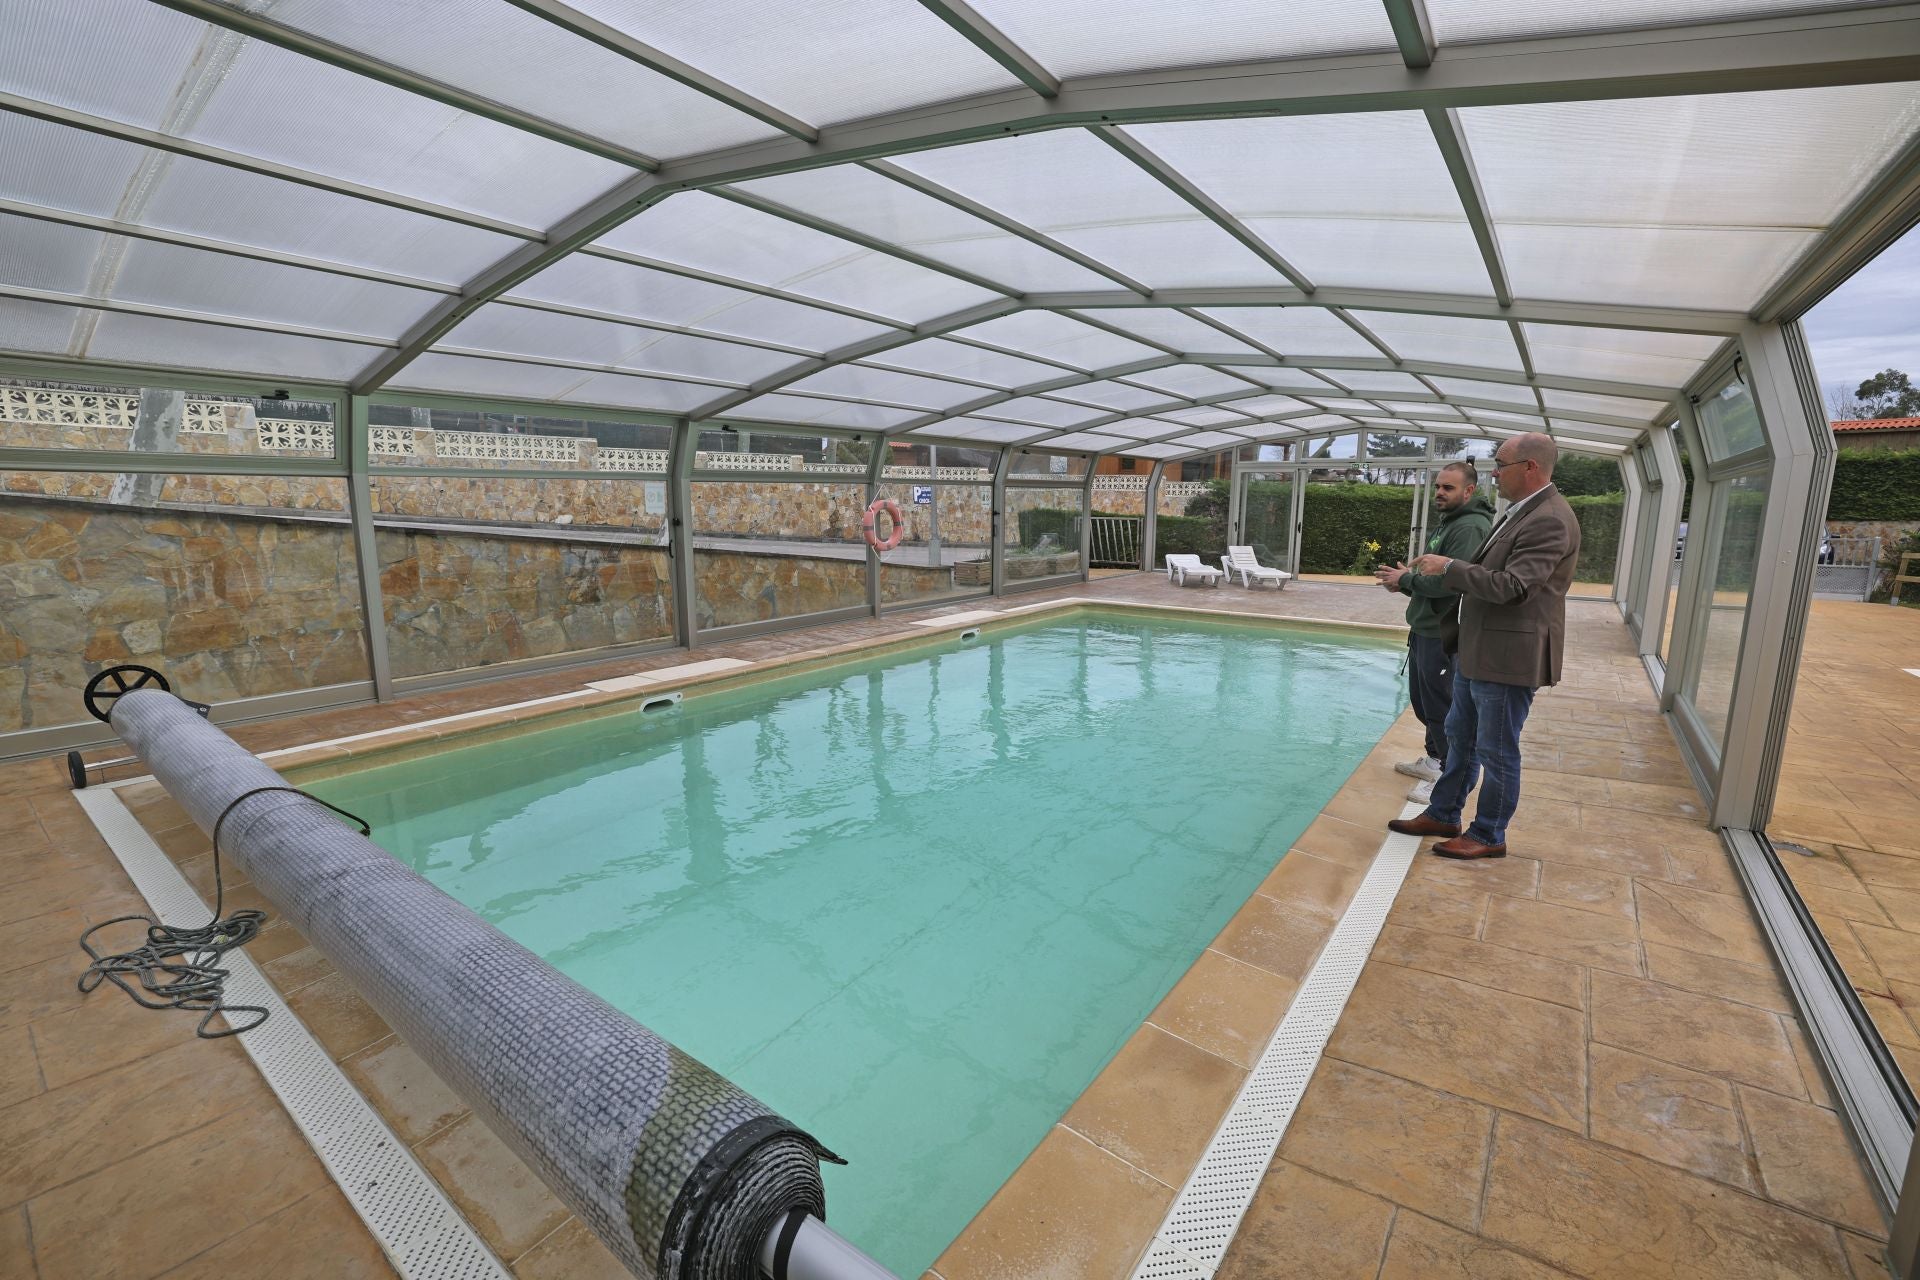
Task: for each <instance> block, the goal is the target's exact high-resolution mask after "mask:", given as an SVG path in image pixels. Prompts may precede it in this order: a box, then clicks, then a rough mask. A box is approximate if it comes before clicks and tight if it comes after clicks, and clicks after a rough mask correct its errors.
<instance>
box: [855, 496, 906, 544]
mask: <svg viewBox="0 0 1920 1280" xmlns="http://www.w3.org/2000/svg"><path fill="white" fill-rule="evenodd" d="M882 511H884V512H886V513H887V514H888V515H889V516H891V517H892V518H893V532H892V533H890V534H888V535H887V538H886V540H885V541H882V540H881V538H880V530H879V528H878V527H877V521H876V519H875V518H876V517H877V516H878V515H879V514H880V513H881V512H882ZM860 528H861V530H862V532H864V533H865V534H866V535H867V545H868V546H870V547H872V548H873V549H874V550H875V551H891V550H893V549H894V548H895V547H897V546H899V545H900V539H902V538H904V537H905V536H906V534H907V522H906V520H905V518H904V517H902V516H901V514H900V504H899V503H897V502H895V501H894V500H893V499H892V498H875V499H874V500H873V501H872V502H870V503H868V504H867V518H866V519H865V520H862V521H861V522H860Z"/></svg>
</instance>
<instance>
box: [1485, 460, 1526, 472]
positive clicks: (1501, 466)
mask: <svg viewBox="0 0 1920 1280" xmlns="http://www.w3.org/2000/svg"><path fill="white" fill-rule="evenodd" d="M1532 461H1533V459H1532V458H1515V459H1513V460H1512V461H1511V462H1502V461H1500V459H1498V458H1495V459H1494V460H1493V470H1495V471H1505V470H1506V469H1507V468H1508V467H1517V466H1519V465H1520V464H1521V463H1523V462H1532Z"/></svg>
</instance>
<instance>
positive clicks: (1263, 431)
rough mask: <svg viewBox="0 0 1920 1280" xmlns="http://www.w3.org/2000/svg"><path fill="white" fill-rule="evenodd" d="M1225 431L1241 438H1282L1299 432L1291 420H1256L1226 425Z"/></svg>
mask: <svg viewBox="0 0 1920 1280" xmlns="http://www.w3.org/2000/svg"><path fill="white" fill-rule="evenodd" d="M1227 431H1228V432H1229V433H1230V434H1233V435H1236V436H1239V437H1240V438H1241V439H1243V440H1283V439H1285V438H1286V437H1288V436H1297V435H1299V434H1300V433H1299V432H1298V431H1296V430H1294V428H1293V424H1292V423H1291V422H1256V423H1252V424H1250V425H1248V426H1244V427H1228V428H1227Z"/></svg>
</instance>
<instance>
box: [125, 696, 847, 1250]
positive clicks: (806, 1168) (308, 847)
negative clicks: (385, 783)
mask: <svg viewBox="0 0 1920 1280" xmlns="http://www.w3.org/2000/svg"><path fill="white" fill-rule="evenodd" d="M111 717H112V718H111V723H112V725H113V727H114V729H116V730H117V731H118V732H119V733H120V736H121V737H123V738H125V739H126V741H127V744H128V745H129V746H130V747H132V748H133V750H134V751H135V753H137V754H138V755H139V756H140V758H141V759H142V760H144V761H145V762H146V764H147V766H148V767H149V768H150V769H152V770H153V775H154V777H155V778H157V779H158V780H159V781H160V783H161V785H163V786H165V787H166V789H167V790H168V791H169V792H170V793H171V794H172V795H173V797H174V799H175V800H177V801H178V802H179V803H180V806H181V807H182V808H183V809H185V810H186V811H187V814H188V815H189V816H190V817H192V819H193V820H194V821H195V822H196V823H198V824H199V826H200V828H201V830H203V831H206V832H208V833H209V834H211V833H212V832H213V829H214V826H215V824H216V823H218V822H220V819H221V816H222V815H223V814H226V813H227V810H228V807H229V806H233V812H232V813H231V814H229V815H228V816H227V818H226V822H225V825H224V826H222V827H221V828H220V848H221V854H222V856H223V857H230V858H232V859H233V860H234V861H235V862H236V863H238V864H239V865H240V866H241V867H242V868H243V869H244V870H245V871H246V873H247V875H248V876H249V877H251V879H252V881H253V883H254V884H256V885H258V886H259V887H260V891H261V892H262V893H263V894H264V895H265V896H266V898H267V900H268V901H269V902H271V903H272V904H273V906H274V907H275V908H276V909H278V910H279V912H280V913H281V914H282V915H283V916H285V917H286V918H287V920H288V921H289V922H290V923H291V924H292V925H293V926H294V927H295V928H297V929H298V930H299V931H300V932H301V933H302V934H304V935H306V937H307V938H308V940H310V941H311V942H312V943H313V944H314V945H315V946H317V947H319V949H320V950H321V951H323V952H325V953H326V956H327V958H328V959H329V960H331V961H333V963H334V966H335V967H336V968H338V969H339V970H340V971H341V972H342V973H344V974H345V975H346V976H347V977H348V978H349V979H351V980H352V982H353V984H354V986H355V987H357V988H358V989H359V990H360V993H361V994H362V995H364V996H365V997H366V999H367V1001H368V1002H369V1003H370V1004H372V1005H373V1007H374V1008H375V1009H376V1010H378V1011H379V1013H380V1015H381V1016H382V1017H384V1018H385V1019H386V1020H387V1021H388V1023H390V1024H391V1025H392V1026H393V1028H394V1029H395V1030H396V1031H398V1032H399V1033H400V1034H401V1036H403V1037H404V1038H405V1039H406V1042H407V1043H408V1044H409V1045H411V1046H412V1047H413V1049H414V1050H415V1051H416V1052H417V1053H419V1055H420V1056H421V1057H422V1058H423V1059H425V1060H426V1062H427V1063H428V1065H430V1066H431V1067H432V1068H433V1069H434V1070H435V1071H437V1072H439V1073H440V1077H441V1079H443V1080H445V1081H446V1082H447V1083H448V1084H449V1085H451V1086H452V1087H453V1088H454V1090H455V1091H457V1092H458V1093H459V1094H460V1096H461V1097H462V1098H463V1099H465V1100H466V1102H467V1103H468V1104H469V1105H470V1106H472V1107H473V1109H474V1110H475V1111H476V1112H477V1113H479V1115H480V1116H481V1118H482V1119H483V1120H485V1121H486V1123H487V1125H488V1126H489V1127H490V1128H492V1129H493V1131H494V1132H495V1133H497V1134H499V1135H500V1137H501V1138H503V1139H504V1140H505V1141H506V1142H507V1144H508V1145H509V1146H511V1147H512V1148H513V1149H514V1150H515V1151H517V1152H519V1153H520V1155H521V1156H522V1157H523V1158H525V1160H526V1161H527V1163H528V1164H529V1165H531V1166H532V1167H533V1168H534V1169H535V1170H536V1171H537V1172H538V1173H539V1174H540V1176H541V1177H542V1178H543V1179H545V1180H546V1183H547V1185H548V1186H549V1187H551V1188H553V1190H554V1192H555V1193H556V1194H557V1195H559V1196H560V1198H561V1199H562V1200H564V1201H566V1203H567V1204H568V1206H569V1207H571V1208H572V1209H573V1211H574V1212H575V1213H577V1214H579V1215H580V1218H581V1220H582V1221H583V1222H585V1223H586V1224H587V1225H588V1226H589V1227H591V1228H592V1229H593V1231H594V1232H595V1234H597V1235H598V1236H599V1237H600V1239H601V1240H603V1241H605V1242H606V1244H607V1246H608V1247H609V1248H610V1249H612V1250H613V1252H614V1253H615V1254H616V1255H617V1256H618V1257H619V1258H620V1260H621V1261H622V1262H624V1263H625V1264H626V1265H627V1266H628V1268H630V1269H631V1270H632V1271H633V1272H634V1274H636V1275H638V1276H642V1277H658V1278H659V1280H748V1278H749V1277H753V1276H756V1275H757V1274H758V1268H757V1266H756V1262H755V1260H756V1257H757V1256H758V1254H759V1252H760V1248H761V1243H762V1241H763V1240H764V1239H765V1238H766V1236H767V1233H768V1232H769V1230H771V1229H772V1228H773V1227H774V1226H775V1225H776V1224H777V1223H779V1222H780V1221H782V1220H783V1219H784V1218H785V1217H786V1215H787V1214H788V1213H790V1212H792V1211H795V1210H798V1211H802V1212H805V1213H809V1214H812V1215H814V1216H815V1217H819V1218H823V1219H824V1218H825V1216H826V1193H825V1189H824V1188H823V1186H822V1184H821V1179H820V1161H821V1159H823V1158H824V1159H828V1160H834V1161H836V1162H838V1157H836V1156H834V1155H833V1154H832V1153H831V1152H829V1151H827V1150H826V1148H824V1147H822V1146H821V1145H820V1144H819V1143H817V1142H815V1141H814V1140H813V1138H812V1137H811V1136H810V1135H809V1134H807V1133H806V1132H805V1131H804V1130H802V1129H800V1128H799V1127H797V1126H795V1125H793V1124H791V1123H789V1122H788V1121H786V1120H784V1119H782V1118H781V1117H780V1116H778V1115H776V1114H774V1113H773V1112H772V1111H771V1110H770V1109H768V1108H767V1107H766V1106H765V1105H764V1104H763V1103H761V1102H759V1101H757V1100H756V1099H754V1098H753V1097H751V1096H750V1095H748V1094H746V1093H744V1092H742V1091H741V1090H740V1089H738V1088H736V1087H735V1086H734V1085H733V1084H732V1083H730V1082H729V1081H727V1080H726V1079H725V1078H723V1077H722V1076H720V1075H718V1074H716V1073H715V1072H713V1071H711V1070H709V1069H708V1068H707V1067H705V1066H703V1065H701V1064H700V1063H699V1062H696V1061H695V1060H694V1059H692V1058H690V1057H688V1056H687V1055H686V1054H684V1053H682V1052H680V1051H679V1050H678V1049H676V1048H674V1047H673V1046H672V1045H670V1044H668V1043H667V1042H666V1041H665V1040H662V1039H661V1038H660V1037H659V1036H657V1035H655V1034H654V1033H653V1032H651V1031H649V1030H647V1029H646V1028H645V1027H643V1026H641V1025H640V1024H639V1023H637V1022H635V1021H634V1020H633V1019H632V1018H630V1017H628V1016H627V1015H626V1014H624V1013H622V1012H620V1011H619V1010H618V1009H615V1008H614V1007H613V1006H611V1005H609V1004H608V1003H607V1002H606V1001H604V1000H602V999H600V997H598V996H596V995H594V994H593V993H592V992H591V991H588V990H587V989H586V988H585V987H582V986H581V985H580V984H579V983H577V982H575V981H573V980H572V979H571V978H569V977H567V976H566V975H565V974H563V973H561V972H560V971H559V970H557V969H555V968H554V967H553V966H552V965H550V964H548V963H547V962H546V961H544V960H542V959H541V958H540V957H539V956H536V955H534V954H533V953H532V952H531V951H528V950H527V949H526V948H525V947H522V946H521V945H520V944H519V943H517V942H514V941H513V940H512V939H511V938H509V937H507V936H506V935H505V934H503V933H501V932H500V931H499V930H498V929H496V928H494V927H493V926H492V925H490V924H488V923H487V922H486V921H484V920H482V919H481V918H480V917H479V916H477V915H475V914H474V913H473V912H472V911H470V910H468V909H467V908H466V907H464V906H462V905H461V904H460V903H458V902H456V901H454V900H453V899H452V898H450V897H448V896H447V895H446V894H445V893H442V892H441V891H440V890H439V889H437V888H435V887H434V886H433V885H431V884H429V883H427V881H425V880H423V879H422V878H421V877H420V876H418V875H417V874H415V873H414V872H413V871H412V870H411V869H410V868H408V867H406V866H403V865H402V864H401V863H400V862H399V861H398V860H397V859H395V858H394V857H393V855H392V854H390V853H388V852H387V851H386V850H384V849H382V848H380V847H379V846H378V845H376V844H374V843H373V842H372V841H370V840H368V839H366V838H365V837H363V836H362V835H360V833H359V832H358V831H355V830H353V829H350V828H348V827H345V826H342V825H341V823H340V821H339V819H338V818H336V817H334V815H333V814H331V813H329V812H328V811H327V810H326V809H324V808H322V807H321V806H320V805H318V804H316V803H314V802H313V801H311V800H308V799H305V798H304V797H302V796H298V795H294V794H291V793H290V792H287V791H270V792H265V793H263V794H259V795H254V796H249V797H248V798H246V799H244V800H240V801H239V803H238V804H237V805H236V804H235V801H236V800H239V798H240V797H242V796H245V795H246V793H248V792H249V791H253V790H255V789H256V788H260V787H285V786H286V785H287V783H286V781H285V780H284V779H282V778H281V777H280V775H279V774H277V773H275V772H274V771H273V770H272V769H270V768H269V767H267V766H266V765H264V764H262V763H261V762H260V761H259V760H256V759H255V758H254V757H253V756H252V755H250V754H249V753H248V752H247V751H246V750H245V749H244V748H243V747H241V746H240V745H239V744H238V743H236V742H234V741H233V739H231V738H229V737H228V736H227V735H226V734H225V733H224V732H223V731H221V730H220V729H218V728H216V727H215V726H213V725H211V724H209V723H207V722H206V721H205V720H203V719H201V718H200V717H199V716H198V715H197V714H195V713H194V711H193V710H192V709H191V708H190V707H188V706H187V705H186V704H185V703H183V702H181V701H180V700H179V699H178V698H176V697H174V696H173V695H172V694H171V693H162V692H160V691H158V690H153V689H141V690H136V691H134V692H132V693H128V694H125V695H123V696H121V697H120V698H119V699H118V700H117V701H116V702H115V704H114V706H113V710H112V713H111Z"/></svg>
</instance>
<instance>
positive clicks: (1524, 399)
mask: <svg viewBox="0 0 1920 1280" xmlns="http://www.w3.org/2000/svg"><path fill="white" fill-rule="evenodd" d="M1427 381H1429V382H1431V383H1432V384H1433V385H1434V386H1436V387H1438V388H1440V394H1441V395H1444V396H1465V397H1466V398H1467V399H1469V400H1502V401H1506V400H1510V401H1512V402H1513V403H1515V404H1523V405H1527V406H1529V407H1533V406H1534V404H1535V401H1534V398H1533V389H1532V388H1531V387H1525V386H1519V385H1516V384H1509V383H1505V382H1481V381H1479V380H1477V379H1474V378H1429V379H1427Z"/></svg>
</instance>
